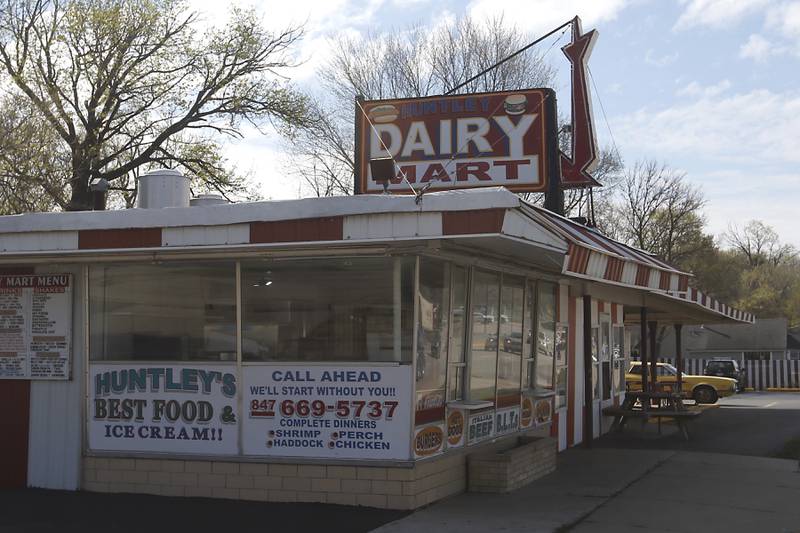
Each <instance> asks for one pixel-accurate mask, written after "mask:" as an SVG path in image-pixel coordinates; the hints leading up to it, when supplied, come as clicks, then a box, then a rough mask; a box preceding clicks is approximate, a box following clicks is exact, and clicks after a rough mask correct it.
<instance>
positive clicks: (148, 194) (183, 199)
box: [137, 168, 190, 209]
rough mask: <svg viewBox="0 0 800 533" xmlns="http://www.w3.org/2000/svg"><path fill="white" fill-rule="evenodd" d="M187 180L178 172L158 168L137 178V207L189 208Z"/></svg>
mask: <svg viewBox="0 0 800 533" xmlns="http://www.w3.org/2000/svg"><path fill="white" fill-rule="evenodd" d="M189 194H190V193H189V178H187V177H186V176H184V175H183V174H181V173H180V171H178V170H173V169H169V168H160V169H158V170H151V171H150V172H148V173H147V174H145V175H144V176H139V194H138V201H137V207H140V208H142V209H159V208H162V207H189Z"/></svg>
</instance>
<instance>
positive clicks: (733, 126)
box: [612, 84, 800, 169]
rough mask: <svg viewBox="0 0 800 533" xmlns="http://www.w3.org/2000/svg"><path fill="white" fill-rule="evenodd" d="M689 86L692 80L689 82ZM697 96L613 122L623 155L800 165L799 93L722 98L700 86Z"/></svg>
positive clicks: (764, 165) (753, 93) (762, 165)
mask: <svg viewBox="0 0 800 533" xmlns="http://www.w3.org/2000/svg"><path fill="white" fill-rule="evenodd" d="M690 86H691V84H690ZM697 91H698V93H697V94H698V96H699V98H697V99H694V100H692V101H687V100H683V101H681V102H680V103H678V104H676V105H674V106H672V107H668V108H664V109H660V110H653V109H647V108H643V109H640V110H638V111H636V112H635V113H632V114H629V115H626V116H623V117H621V118H619V119H617V120H614V121H613V122H612V127H613V128H614V134H615V136H616V138H617V141H618V144H619V145H620V149H621V150H622V152H623V153H625V152H626V151H628V150H631V151H633V152H636V153H642V154H650V155H651V156H654V157H659V158H662V157H665V158H667V159H669V158H671V157H676V158H680V157H684V158H694V159H698V160H699V159H702V160H704V161H707V162H711V163H715V164H718V163H721V162H724V163H732V164H737V165H747V166H748V167H752V168H754V169H762V168H767V167H773V168H777V167H778V166H780V165H791V166H794V165H797V164H798V163H800V151H799V150H797V138H798V135H800V94H798V93H794V92H786V93H774V92H771V91H769V90H765V89H759V90H753V91H750V92H748V93H738V94H730V95H728V96H724V97H720V92H719V91H717V90H712V91H710V92H705V91H704V90H703V89H701V88H700V87H699V86H698V87H697Z"/></svg>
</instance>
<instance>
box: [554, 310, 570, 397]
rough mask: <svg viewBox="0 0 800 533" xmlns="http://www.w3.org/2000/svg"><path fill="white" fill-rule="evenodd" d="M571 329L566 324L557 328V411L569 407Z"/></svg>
mask: <svg viewBox="0 0 800 533" xmlns="http://www.w3.org/2000/svg"><path fill="white" fill-rule="evenodd" d="M568 338H569V328H568V327H567V326H566V325H564V324H559V325H557V326H556V409H558V408H560V407H566V405H567V376H568V367H567V342H568Z"/></svg>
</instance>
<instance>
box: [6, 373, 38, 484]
mask: <svg viewBox="0 0 800 533" xmlns="http://www.w3.org/2000/svg"><path fill="white" fill-rule="evenodd" d="M30 401H31V382H30V381H28V380H10V379H6V380H0V435H2V438H0V472H2V473H3V474H2V475H0V489H22V488H25V487H27V486H28V427H29V423H30Z"/></svg>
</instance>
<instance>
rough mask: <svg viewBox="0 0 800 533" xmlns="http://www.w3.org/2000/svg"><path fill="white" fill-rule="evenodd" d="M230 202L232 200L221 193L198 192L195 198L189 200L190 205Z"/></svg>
mask: <svg viewBox="0 0 800 533" xmlns="http://www.w3.org/2000/svg"><path fill="white" fill-rule="evenodd" d="M228 203H230V202H228V200H226V199H225V197H224V196H222V195H221V194H198V195H197V196H196V197H195V198H192V199H191V200H189V205H190V206H192V207H207V206H209V205H224V204H228Z"/></svg>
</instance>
